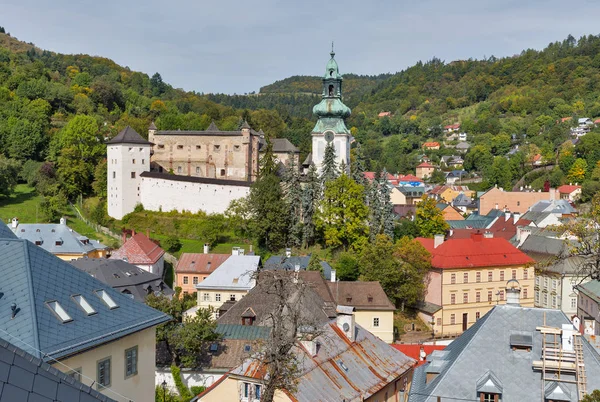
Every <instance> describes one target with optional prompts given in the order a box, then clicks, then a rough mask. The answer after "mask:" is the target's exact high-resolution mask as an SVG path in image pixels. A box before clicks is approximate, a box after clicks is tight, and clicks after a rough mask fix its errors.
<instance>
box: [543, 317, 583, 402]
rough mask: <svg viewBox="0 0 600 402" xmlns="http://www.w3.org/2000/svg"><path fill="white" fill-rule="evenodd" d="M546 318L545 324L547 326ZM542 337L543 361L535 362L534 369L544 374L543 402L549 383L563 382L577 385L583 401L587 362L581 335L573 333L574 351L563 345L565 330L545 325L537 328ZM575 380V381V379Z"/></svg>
mask: <svg viewBox="0 0 600 402" xmlns="http://www.w3.org/2000/svg"><path fill="white" fill-rule="evenodd" d="M545 321H546V320H545V317H544V324H545ZM536 330H538V331H540V333H541V335H542V356H541V358H542V359H541V360H535V361H534V362H533V368H534V369H537V370H540V371H541V374H542V401H545V389H546V385H547V382H563V383H570V384H576V385H577V391H578V394H579V398H578V400H581V399H582V398H583V396H584V395H585V394H586V393H587V390H586V386H587V377H586V374H585V362H584V358H583V343H582V341H581V334H579V333H578V332H577V331H573V333H572V335H573V338H572V342H573V345H572V346H573V347H572V350H569V349H570V348H565V347H563V345H562V341H563V339H561V337H562V336H563V330H562V329H561V328H555V327H548V326H546V325H543V326H541V327H537V328H536ZM573 378H574V379H573Z"/></svg>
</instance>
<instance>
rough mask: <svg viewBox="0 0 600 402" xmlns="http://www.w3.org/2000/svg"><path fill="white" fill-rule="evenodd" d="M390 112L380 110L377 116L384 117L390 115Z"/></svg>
mask: <svg viewBox="0 0 600 402" xmlns="http://www.w3.org/2000/svg"><path fill="white" fill-rule="evenodd" d="M391 115H392V112H380V113H379V114H378V115H377V116H379V117H386V116H391Z"/></svg>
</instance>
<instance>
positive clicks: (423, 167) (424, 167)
mask: <svg viewBox="0 0 600 402" xmlns="http://www.w3.org/2000/svg"><path fill="white" fill-rule="evenodd" d="M433 172H435V166H433V165H432V164H430V163H429V162H422V163H421V164H419V165H418V166H417V167H416V168H415V174H416V176H417V177H418V178H419V179H423V180H424V179H427V178H429V177H431V175H432V174H433Z"/></svg>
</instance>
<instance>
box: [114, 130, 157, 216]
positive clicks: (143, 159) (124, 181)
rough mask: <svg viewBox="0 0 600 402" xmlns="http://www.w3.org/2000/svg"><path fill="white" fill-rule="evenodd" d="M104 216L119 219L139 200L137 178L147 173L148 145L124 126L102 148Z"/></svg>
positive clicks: (139, 180)
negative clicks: (105, 199)
mask: <svg viewBox="0 0 600 402" xmlns="http://www.w3.org/2000/svg"><path fill="white" fill-rule="evenodd" d="M106 146H107V150H106V154H107V155H106V159H107V164H108V166H107V168H108V169H107V170H108V177H107V187H108V188H107V189H106V190H107V195H108V201H107V203H108V216H110V217H112V218H115V219H123V216H125V215H126V214H128V213H130V212H133V209H134V208H135V206H136V204H137V203H139V202H141V198H140V185H141V181H142V179H141V177H140V175H141V174H142V173H144V172H149V171H150V149H151V148H152V143H151V142H149V141H147V140H145V139H144V138H142V136H141V135H139V134H138V133H137V132H136V131H135V130H134V129H133V128H131V127H129V126H127V127H126V128H124V129H123V130H122V131H121V132H120V133H119V134H117V135H116V137H115V138H113V139H111V140H110V141H108V142H107V144H106Z"/></svg>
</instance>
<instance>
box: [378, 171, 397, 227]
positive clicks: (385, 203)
mask: <svg viewBox="0 0 600 402" xmlns="http://www.w3.org/2000/svg"><path fill="white" fill-rule="evenodd" d="M384 173H385V175H384V177H387V172H385V170H384ZM391 192H392V189H391V188H390V185H389V184H388V183H387V180H383V182H382V183H381V184H380V186H379V206H380V208H381V229H382V230H381V232H382V233H383V234H385V235H388V236H389V237H390V239H393V238H394V206H393V205H392V201H391V199H390V194H391Z"/></svg>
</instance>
